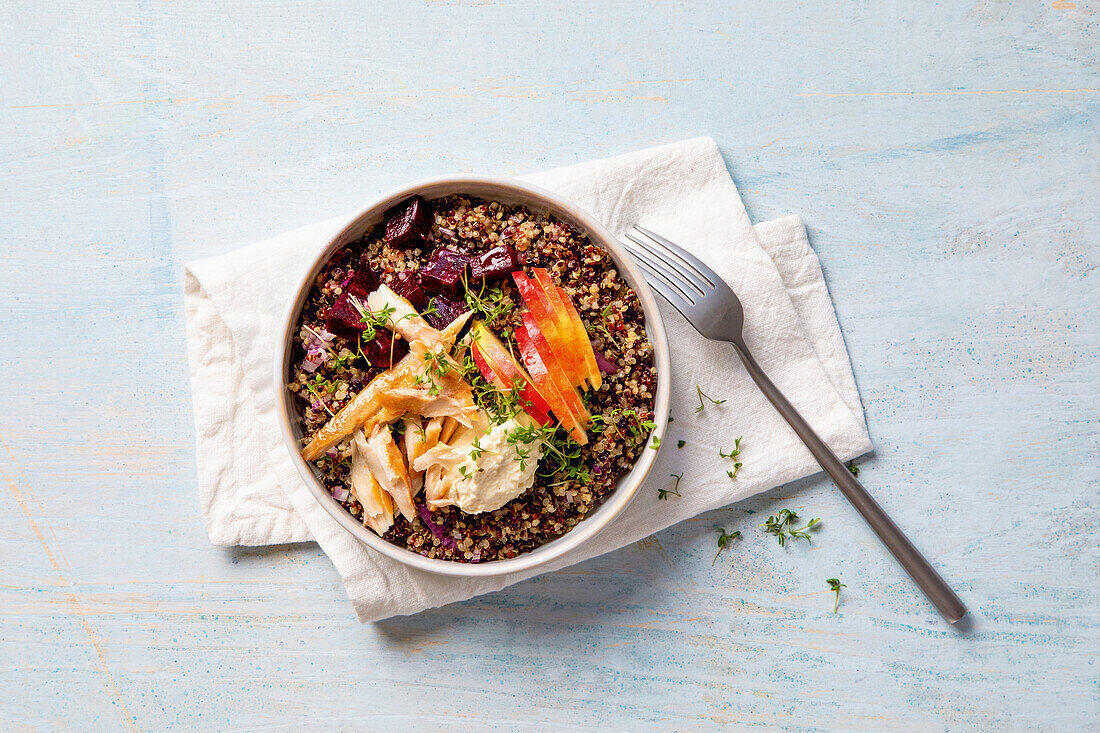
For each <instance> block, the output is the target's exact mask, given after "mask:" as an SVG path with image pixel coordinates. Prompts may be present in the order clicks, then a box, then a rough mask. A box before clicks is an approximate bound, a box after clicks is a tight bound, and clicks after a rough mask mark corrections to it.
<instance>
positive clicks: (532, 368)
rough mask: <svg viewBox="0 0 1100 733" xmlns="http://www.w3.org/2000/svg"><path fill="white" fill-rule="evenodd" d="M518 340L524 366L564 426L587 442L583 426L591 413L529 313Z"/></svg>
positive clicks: (570, 432) (575, 438)
mask: <svg viewBox="0 0 1100 733" xmlns="http://www.w3.org/2000/svg"><path fill="white" fill-rule="evenodd" d="M516 343H517V344H518V345H519V350H520V353H521V354H522V355H523V364H524V366H526V367H527V370H528V372H529V373H530V374H531V378H532V379H534V380H535V384H536V386H538V388H539V390H540V391H541V392H542V394H543V396H544V397H546V399H547V401H548V402H549V403H550V407H551V409H553V410H554V414H555V415H557V416H558V419H559V420H560V421H561V424H562V426H563V427H565V429H566V431H567V432H568V433H569V434H570V435H572V436H573V439H574V440H576V441H577V442H578V443H580V444H581V445H584V444H585V443H587V442H588V437H587V436H586V435H585V433H584V427H585V426H586V425H587V424H588V421H589V420H591V416H590V415H589V414H588V410H586V409H585V407H584V403H583V402H581V398H580V395H579V394H578V393H577V389H576V387H574V386H573V385H571V384H569V379H568V378H567V377H566V375H565V372H564V371H563V370H562V368H561V365H560V364H559V363H558V362H557V361H556V357H554V356H553V354H552V353H551V352H550V350H549V348H548V346H547V343H546V338H545V337H544V336H543V335H542V333H541V332H539V330H538V328H536V327H535V324H534V320H533V319H532V317H531V314H530V313H524V314H523V325H522V326H521V327H520V328H517V329H516Z"/></svg>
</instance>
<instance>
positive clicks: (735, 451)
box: [718, 436, 744, 478]
mask: <svg viewBox="0 0 1100 733" xmlns="http://www.w3.org/2000/svg"><path fill="white" fill-rule="evenodd" d="M742 437H744V436H742ZM718 455H719V456H721V457H722V458H730V459H732V460H733V461H734V464H733V470H732V471H726V475H727V476H729V477H730V478H737V472H738V471H740V470H741V465H742V464H741V463H740V461H738V460H737V456H739V455H741V438H737V439H736V440H734V441H733V448H731V449H730V452H729V453H723V452H722V449H721V448H719V449H718Z"/></svg>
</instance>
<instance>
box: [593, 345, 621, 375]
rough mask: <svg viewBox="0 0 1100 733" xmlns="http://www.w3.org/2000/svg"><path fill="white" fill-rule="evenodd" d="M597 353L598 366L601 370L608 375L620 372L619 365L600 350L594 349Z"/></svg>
mask: <svg viewBox="0 0 1100 733" xmlns="http://www.w3.org/2000/svg"><path fill="white" fill-rule="evenodd" d="M594 353H595V354H596V366H598V367H599V368H600V371H601V372H603V373H604V374H606V375H608V376H611V377H613V376H615V375H616V374H618V373H619V367H617V366H615V365H614V364H612V363H611V362H609V361H608V360H607V358H606V357H605V356H604V355H603V354H601V353H600V352H598V351H594Z"/></svg>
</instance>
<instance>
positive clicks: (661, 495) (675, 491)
mask: <svg viewBox="0 0 1100 733" xmlns="http://www.w3.org/2000/svg"><path fill="white" fill-rule="evenodd" d="M668 477H669V478H674V479H676V482H675V483H674V484H673V485H672V488H671V489H657V498H658V499H661V500H665V499H668V497H669V496H680V479H682V478H683V477H684V474H683V472H680V473H670V474H669V475H668Z"/></svg>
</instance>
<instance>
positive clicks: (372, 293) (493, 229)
mask: <svg viewBox="0 0 1100 733" xmlns="http://www.w3.org/2000/svg"><path fill="white" fill-rule="evenodd" d="M293 339H294V344H293V350H292V355H291V360H290V367H289V372H288V374H287V383H288V388H289V390H290V391H291V392H292V393H293V395H294V396H295V399H294V400H293V402H294V405H295V407H296V417H297V420H298V425H299V427H300V429H301V432H302V436H303V437H302V442H301V447H302V456H303V458H305V459H306V461H307V462H309V463H311V464H312V465H313V466H314V467H315V469H316V472H317V474H318V476H319V478H320V480H321V481H322V482H323V484H324V485H325V487H326V488H327V489H328V491H329V492H330V493H331V494H332V496H333V498H334V499H335V500H336V501H338V502H339V503H340V504H341V505H342V506H343V508H344V509H345V510H346V511H347V512H348V513H349V514H351V515H352V516H353V517H355V518H356V519H357V520H359V521H361V522H362V523H363V524H364V525H365V526H367V527H369V528H370V529H372V530H373V531H374V532H376V533H377V534H379V535H380V536H381V537H382V538H383V539H385V540H386V541H388V542H390V543H392V544H395V545H398V546H400V547H403V548H406V549H408V550H409V551H411V552H415V553H418V554H420V555H422V556H425V557H429V558H438V559H443V560H449V561H456V562H488V561H493V560H503V559H507V558H513V557H516V556H517V555H519V554H521V553H524V552H529V551H531V550H533V549H534V548H536V547H539V546H540V545H542V544H544V543H546V542H549V541H551V540H553V539H554V538H556V537H559V536H561V535H562V534H564V533H566V532H568V531H570V530H571V529H572V528H573V527H574V526H576V524H577V523H578V522H580V521H581V520H583V519H584V518H585V517H586V516H587V515H588V514H589V513H590V512H592V511H593V510H594V509H595V508H597V507H598V506H599V505H600V503H601V502H602V500H603V499H604V498H605V497H606V496H607V495H608V494H609V493H611V492H612V491H613V490H614V488H615V485H616V482H617V480H618V479H619V478H620V477H621V476H622V475H624V474H625V473H626V472H628V471H629V470H630V469H631V468H632V467H633V466H634V463H635V462H636V460H637V459H638V458H639V456H640V455H641V453H642V451H644V450H647V442H648V440H649V434H650V432H651V431H652V430H653V428H655V427H656V426H655V425H654V423H653V420H654V413H653V409H654V397H655V395H656V391H657V371H656V368H655V366H654V359H653V349H652V346H651V344H650V341H649V339H648V337H647V335H646V328H645V319H644V316H643V313H642V307H641V304H640V302H639V300H638V296H637V295H636V294H635V292H634V291H633V290H632V289H631V288H630V286H629V285H628V284H627V283H626V281H625V280H624V279H623V277H622V276H621V275H620V274H619V272H618V271H617V270H616V266H615V263H614V261H613V260H612V258H611V256H610V255H609V254H608V253H607V252H606V251H604V250H603V249H602V248H601V247H599V246H597V245H596V244H594V243H593V242H592V241H591V240H590V239H589V238H588V237H587V235H586V234H585V233H584V232H581V231H578V230H577V229H575V228H573V227H571V226H569V225H567V224H566V223H564V222H562V221H560V220H559V219H557V218H555V217H554V216H552V215H549V214H543V213H538V212H536V211H533V210H530V209H528V208H526V207H524V206H517V205H506V204H502V203H499V202H496V201H486V200H482V199H477V198H472V197H468V196H462V195H456V196H448V197H445V198H441V199H436V200H432V201H427V200H425V199H423V198H421V197H419V196H413V197H411V198H409V199H406V200H404V201H402V202H400V203H399V204H397V205H395V206H394V207H393V208H391V209H390V210H388V211H387V212H386V213H385V216H384V220H383V222H382V223H380V224H379V225H377V226H374V227H372V228H371V229H369V230H368V231H366V233H365V234H364V235H363V236H362V237H361V238H360V239H359V240H358V241H355V242H352V243H350V244H348V245H346V246H344V247H343V248H341V249H339V250H338V251H336V252H335V253H334V254H333V255H332V256H331V257H330V259H329V260H328V262H327V263H326V264H325V265H324V267H323V268H322V269H321V271H320V273H319V274H318V275H317V277H316V279H315V281H314V283H313V285H312V288H311V289H310V291H309V293H308V295H307V297H306V301H305V304H304V306H303V308H302V311H301V314H300V315H299V318H298V321H297V326H296V328H295V331H294V334H293ZM654 447H655V446H654Z"/></svg>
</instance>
